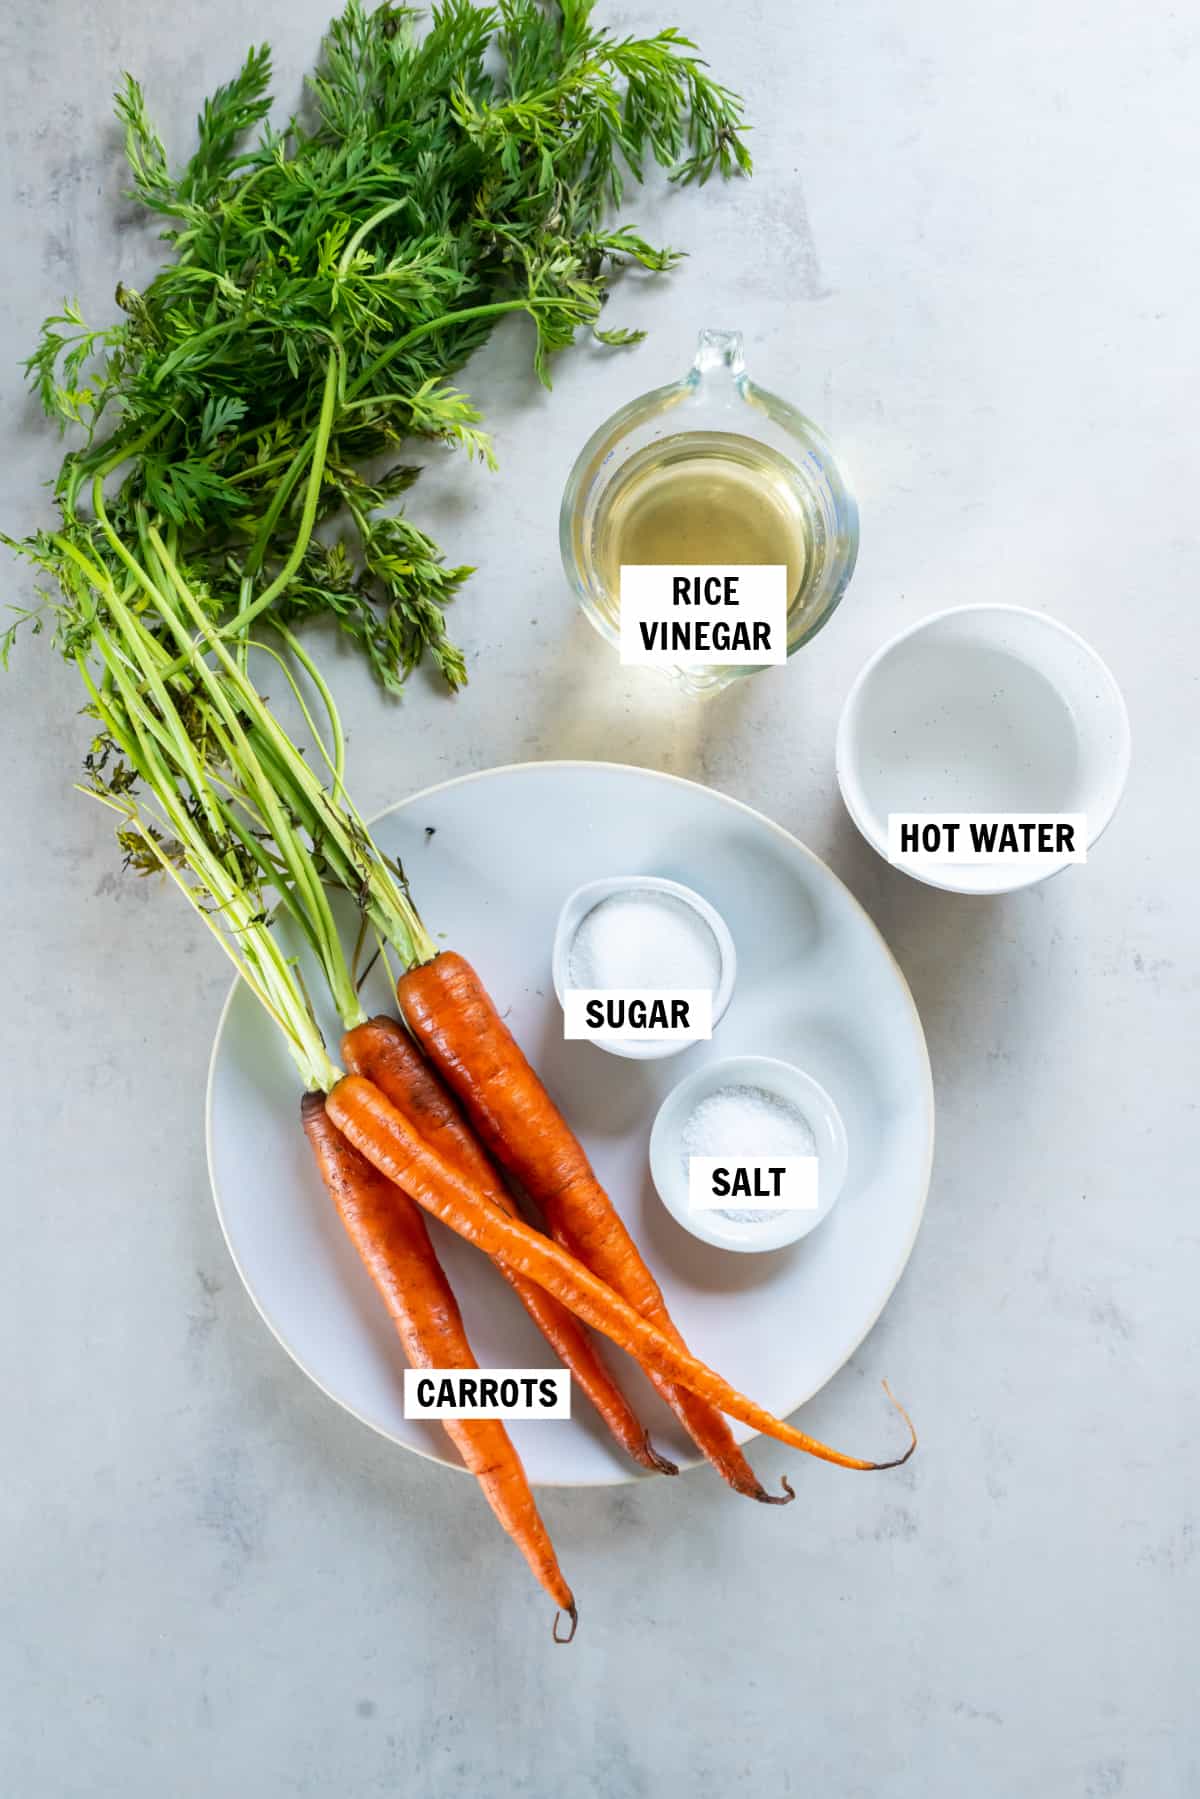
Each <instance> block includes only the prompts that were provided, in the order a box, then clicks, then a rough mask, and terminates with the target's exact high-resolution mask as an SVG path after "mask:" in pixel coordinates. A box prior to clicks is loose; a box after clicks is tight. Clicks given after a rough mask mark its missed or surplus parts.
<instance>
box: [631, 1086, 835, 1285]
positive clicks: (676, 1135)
mask: <svg viewBox="0 0 1200 1799" xmlns="http://www.w3.org/2000/svg"><path fill="white" fill-rule="evenodd" d="M722 1087H757V1088H758V1089H759V1090H760V1091H762V1092H764V1093H770V1094H771V1095H773V1096H774V1097H775V1098H776V1099H782V1100H785V1101H786V1102H787V1103H788V1104H789V1105H793V1106H795V1108H796V1110H797V1111H798V1112H802V1113H803V1114H804V1116H805V1118H806V1119H807V1120H808V1125H809V1129H810V1130H811V1131H812V1134H813V1136H814V1137H815V1138H816V1144H817V1157H818V1160H819V1163H820V1169H819V1173H818V1176H817V1199H818V1204H817V1206H816V1208H815V1209H814V1210H813V1211H808V1212H799V1211H796V1212H779V1213H777V1214H776V1216H775V1217H774V1218H770V1219H764V1220H763V1221H761V1222H760V1223H758V1224H750V1223H747V1222H746V1221H745V1220H742V1221H740V1222H739V1221H738V1220H737V1219H734V1218H723V1217H722V1216H721V1213H720V1212H719V1211H711V1212H710V1211H693V1210H692V1209H691V1207H690V1205H689V1204H688V1177H687V1167H686V1162H685V1158H684V1154H683V1133H684V1129H685V1127H686V1125H687V1121H688V1119H689V1118H690V1117H691V1115H692V1113H693V1111H694V1110H695V1108H696V1107H697V1106H698V1105H699V1104H700V1102H701V1100H705V1099H708V1098H710V1097H711V1095H712V1094H714V1093H716V1092H717V1091H718V1090H719V1089H720V1088H722ZM746 1148H747V1153H748V1154H749V1153H752V1151H753V1148H754V1146H753V1144H747V1146H746ZM846 1163H847V1149H846V1127H845V1125H844V1124H843V1123H842V1115H841V1113H840V1112H839V1111H838V1109H837V1107H836V1106H835V1105H834V1103H833V1101H832V1099H831V1098H830V1097H829V1095H828V1093H826V1091H825V1089H824V1087H822V1086H821V1084H820V1082H819V1081H814V1079H813V1077H812V1076H811V1075H810V1074H805V1072H804V1070H803V1069H802V1068H796V1067H793V1065H792V1063H790V1062H780V1061H777V1060H776V1058H775V1057H774V1056H726V1057H725V1058H724V1060H723V1061H718V1062H706V1063H705V1064H704V1066H703V1068H697V1069H696V1070H695V1071H694V1072H693V1073H692V1074H689V1075H685V1076H684V1078H683V1080H681V1081H680V1082H679V1084H678V1085H677V1086H675V1087H672V1089H671V1091H670V1092H669V1093H668V1094H667V1097H666V1099H664V1101H663V1103H662V1105H661V1106H660V1107H659V1108H658V1116H657V1117H656V1118H655V1120H654V1126H653V1129H652V1130H651V1132H650V1173H651V1176H652V1178H653V1181H654V1185H655V1187H656V1188H657V1189H658V1197H659V1198H660V1199H661V1200H662V1202H663V1204H664V1206H666V1208H667V1210H668V1212H670V1214H671V1216H672V1218H674V1219H675V1220H676V1222H677V1223H679V1224H681V1225H682V1226H683V1228H684V1230H685V1231H690V1232H691V1233H692V1236H693V1237H699V1239H700V1241H701V1242H702V1243H715V1244H716V1245H717V1246H718V1248H720V1249H733V1250H737V1251H738V1252H739V1253H741V1254H743V1255H751V1254H753V1253H754V1252H755V1251H757V1250H763V1249H782V1248H783V1247H784V1245H785V1244H788V1243H796V1242H798V1241H799V1240H800V1238H801V1237H807V1236H808V1234H809V1232H810V1231H814V1230H816V1228H817V1226H818V1225H819V1224H820V1223H821V1221H822V1219H824V1218H828V1216H829V1214H830V1212H831V1211H832V1210H833V1207H834V1205H835V1204H836V1202H837V1198H838V1195H839V1193H840V1192H841V1190H842V1187H843V1186H844V1184H845V1180H846Z"/></svg>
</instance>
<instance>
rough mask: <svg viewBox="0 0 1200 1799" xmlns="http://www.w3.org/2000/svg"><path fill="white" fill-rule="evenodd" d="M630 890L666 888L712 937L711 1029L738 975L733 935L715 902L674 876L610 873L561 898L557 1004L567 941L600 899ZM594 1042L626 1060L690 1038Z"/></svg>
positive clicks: (675, 1047)
mask: <svg viewBox="0 0 1200 1799" xmlns="http://www.w3.org/2000/svg"><path fill="white" fill-rule="evenodd" d="M634 892H639V893H666V894H669V895H670V896H671V898H672V899H677V900H682V902H683V903H684V905H686V906H691V908H692V910H693V911H694V912H698V913H699V914H700V917H701V918H702V919H703V920H704V922H705V924H706V925H707V926H708V928H709V930H710V931H711V932H712V934H713V936H714V937H715V938H716V941H717V951H718V954H719V956H720V961H721V973H720V976H719V978H718V981H717V986H716V989H715V990H714V992H713V1002H712V1024H713V1030H714V1031H715V1030H716V1028H717V1026H718V1024H719V1023H720V1021H721V1019H722V1018H723V1017H724V1016H725V1013H726V1011H727V1010H728V1007H729V1002H730V1000H731V999H732V998H733V983H734V981H735V979H736V977H737V951H736V950H735V949H734V947H733V938H732V937H731V936H730V935H729V926H728V925H727V924H726V923H725V920H724V919H723V918H722V917H721V914H720V913H719V912H718V911H717V909H716V907H715V906H710V905H709V903H708V901H707V900H706V899H704V898H702V897H701V895H700V894H698V893H695V892H693V890H692V889H691V888H690V887H684V886H682V885H681V884H680V883H679V882H678V881H666V880H663V879H661V878H660V877H659V876H658V875H612V876H610V877H609V878H608V879H607V880H604V881H588V882H586V883H585V884H584V886H582V887H577V888H576V889H575V891H574V893H572V894H570V895H568V897H567V898H566V899H565V900H564V902H563V907H562V911H561V912H560V913H559V915H558V928H557V929H556V930H555V933H554V955H553V960H552V972H553V975H554V991H555V992H556V993H557V995H558V1001H559V1004H560V1005H561V1004H562V1000H563V994H564V993H565V992H566V991H567V989H568V988H569V987H570V985H571V978H570V975H571V945H572V943H573V942H574V941H575V933H576V931H577V930H578V929H579V927H580V925H581V924H582V923H583V921H584V919H585V918H586V917H587V915H588V913H589V912H590V911H591V910H592V909H593V907H595V906H598V905H599V904H600V901H601V900H606V899H610V898H611V897H612V895H613V894H614V893H634ZM593 1041H594V1042H595V1045H596V1048H597V1049H603V1050H607V1051H608V1053H609V1055H610V1056H624V1057H625V1058H626V1060H628V1061H631V1062H653V1061H657V1060H660V1059H661V1058H662V1057H664V1056H678V1055H680V1054H681V1053H682V1051H684V1050H685V1049H690V1048H691V1047H692V1040H685V1041H683V1042H681V1043H672V1042H671V1041H670V1040H669V1039H668V1040H667V1041H666V1042H662V1043H637V1042H633V1041H630V1042H626V1043H619V1042H616V1041H613V1040H607V1039H604V1038H601V1037H597V1038H595V1039H594V1040H593Z"/></svg>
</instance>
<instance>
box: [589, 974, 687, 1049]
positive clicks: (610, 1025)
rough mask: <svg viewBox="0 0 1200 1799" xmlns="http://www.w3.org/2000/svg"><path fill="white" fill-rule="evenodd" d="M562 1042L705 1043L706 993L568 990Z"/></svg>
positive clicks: (632, 988)
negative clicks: (590, 1039)
mask: <svg viewBox="0 0 1200 1799" xmlns="http://www.w3.org/2000/svg"><path fill="white" fill-rule="evenodd" d="M563 1036H564V1037H566V1038H567V1039H568V1041H576V1040H578V1039H580V1038H587V1037H590V1038H592V1039H593V1040H599V1041H604V1040H608V1041H611V1042H613V1043H668V1042H669V1043H701V1042H705V1043H706V1042H707V1041H708V1039H709V1038H710V1037H711V1036H712V990H711V989H710V988H708V987H686V988H664V989H663V990H662V991H661V992H659V991H657V990H653V991H651V990H647V989H646V988H642V987H568V988H567V990H566V992H565V993H564V994H563Z"/></svg>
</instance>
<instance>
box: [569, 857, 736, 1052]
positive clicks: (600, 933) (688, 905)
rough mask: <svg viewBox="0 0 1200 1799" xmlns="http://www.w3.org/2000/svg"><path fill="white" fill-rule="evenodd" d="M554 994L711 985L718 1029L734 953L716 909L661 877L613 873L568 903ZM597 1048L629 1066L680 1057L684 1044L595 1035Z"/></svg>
mask: <svg viewBox="0 0 1200 1799" xmlns="http://www.w3.org/2000/svg"><path fill="white" fill-rule="evenodd" d="M553 974H554V991H555V992H556V993H557V994H558V998H559V1003H560V1004H561V1003H562V1001H563V995H564V994H565V993H566V992H567V990H568V988H571V987H585V988H591V989H593V990H599V991H606V992H607V991H616V990H625V991H645V992H655V993H671V992H674V993H681V992H688V991H695V990H696V989H698V988H708V989H709V990H710V991H711V993H712V1024H713V1029H714V1031H715V1030H716V1028H717V1025H718V1024H719V1022H720V1020H721V1018H722V1017H723V1016H724V1014H725V1011H726V1009H727V1008H728V1005H729V1002H730V1000H731V999H732V998H733V983H734V980H735V978H736V976H737V952H736V951H735V949H734V947H733V938H732V937H731V936H730V934H729V927H728V925H727V924H726V923H725V920H724V919H723V918H722V917H721V914H720V913H719V912H718V911H717V910H716V908H715V906H710V905H709V903H708V901H707V900H706V899H703V898H702V897H701V895H700V894H698V893H695V892H693V890H692V889H691V888H690V887H684V886H683V885H682V884H681V883H680V882H679V881H667V880H663V879H662V878H661V877H660V876H658V875H613V876H611V877H610V878H609V879H608V880H604V881H589V882H588V883H587V884H586V885H585V886H583V887H577V888H576V889H575V891H574V893H572V894H571V895H570V896H569V898H568V899H567V900H566V901H565V902H564V904H563V909H562V911H561V912H560V913H559V915H558V929H557V930H556V931H555V933H554V957H553ZM592 1041H593V1042H594V1043H595V1044H596V1046H597V1048H599V1049H605V1050H607V1051H608V1052H609V1054H610V1055H613V1056H625V1057H628V1058H629V1059H630V1060H631V1061H639V1062H649V1061H653V1060H655V1059H657V1058H658V1057H661V1056H677V1055H679V1053H680V1052H681V1051H682V1050H685V1049H688V1048H690V1047H691V1039H685V1040H684V1041H682V1042H672V1041H671V1040H670V1039H667V1040H665V1041H657V1042H654V1041H641V1042H639V1041H637V1040H635V1039H632V1038H621V1037H619V1036H603V1037H601V1036H597V1037H595V1038H593V1039H592Z"/></svg>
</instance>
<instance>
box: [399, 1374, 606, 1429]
mask: <svg viewBox="0 0 1200 1799" xmlns="http://www.w3.org/2000/svg"><path fill="white" fill-rule="evenodd" d="M404 1416H405V1417H406V1418H569V1417H570V1416H571V1376H570V1375H569V1374H568V1372H567V1370H566V1369H565V1368H406V1369H405V1370H404Z"/></svg>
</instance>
